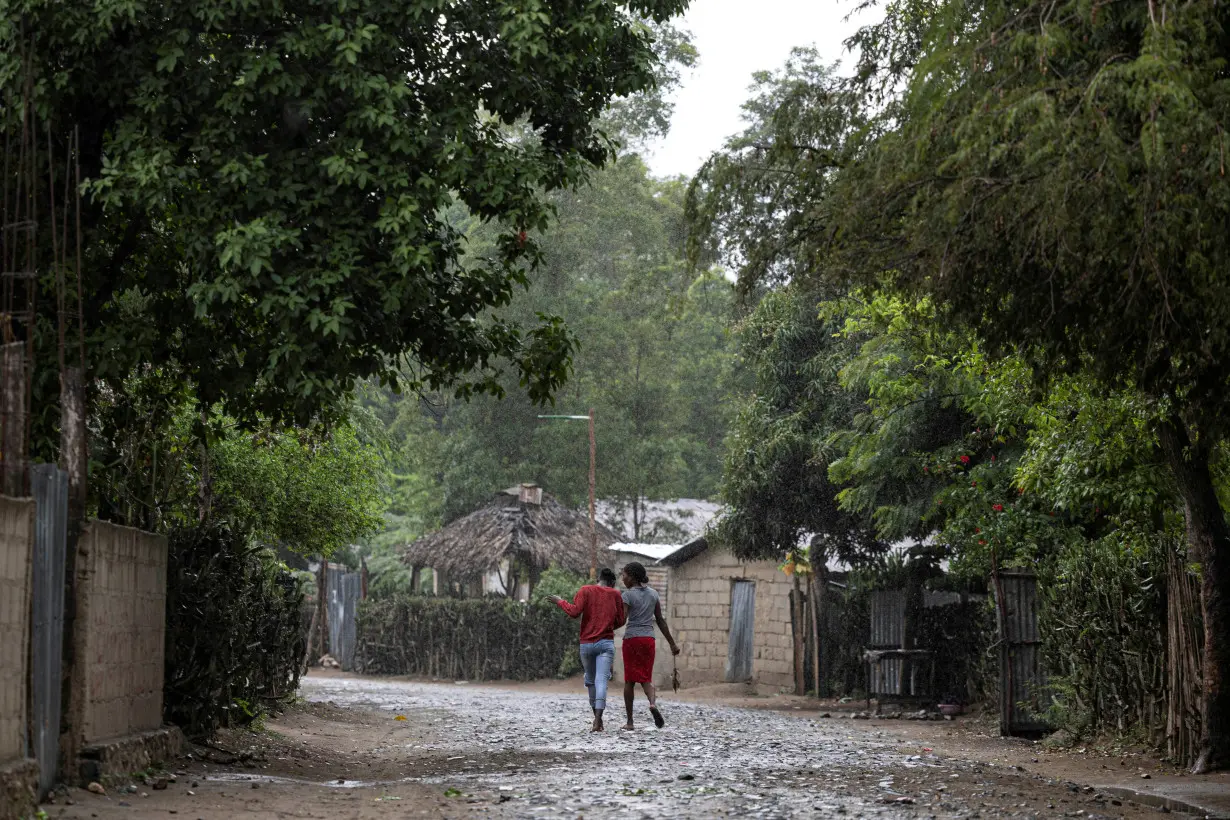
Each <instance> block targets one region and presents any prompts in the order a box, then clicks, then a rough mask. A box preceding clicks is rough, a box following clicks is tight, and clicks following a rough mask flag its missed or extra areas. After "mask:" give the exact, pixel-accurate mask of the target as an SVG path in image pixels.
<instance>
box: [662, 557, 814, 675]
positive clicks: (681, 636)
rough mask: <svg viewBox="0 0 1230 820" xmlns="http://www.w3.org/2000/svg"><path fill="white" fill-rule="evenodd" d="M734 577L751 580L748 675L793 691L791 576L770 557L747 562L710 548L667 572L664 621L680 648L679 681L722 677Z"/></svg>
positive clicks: (724, 672) (735, 578)
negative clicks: (667, 612) (751, 641)
mask: <svg viewBox="0 0 1230 820" xmlns="http://www.w3.org/2000/svg"><path fill="white" fill-rule="evenodd" d="M736 580H748V581H754V582H755V583H756V613H755V627H754V633H753V636H754V645H755V652H754V659H753V662H752V676H753V680H754V681H755V682H756V683H758V684H761V685H765V686H770V687H775V688H779V689H785V690H793V688H794V643H793V638H792V634H791V624H790V590H791V589H792V584H791V580H790V578H788V577H787V576H786V575H785V573H783V572H782V571H781V570H779V569H778V568H777V564H776V563H774V562H772V561H755V562H751V563H746V562H742V561H739V560H738V559H737V558H735V557H734V556H733V555H731V554H729V553H726V552H719V551H717V550H713V549H710V550H706V551H705V552H703V553H701V554H700V555H698V556H696V557H695V558H693V559H692V560H691V561H688V562H687V563H685V564H683V565H681V566H679V567H676V568H675V569H673V570H672V571H671V598H670V616H669V620H668V623H669V624H670V626H671V629H672V630H674V632H675V635H676V637H677V639H678V640H679V642H680V645H681V647H682V649H683V652H682V653H681V654H680V655H679V661H678V662H679V674H680V676H681V677H682V678H683V685H684V686H696V685H698V684H708V683H721V682H723V681H725V679H726V655H727V649H728V647H729V641H730V593H731V587H732V585H733V584H734V582H735V581H736ZM667 674H668V675H669V671H668V673H667Z"/></svg>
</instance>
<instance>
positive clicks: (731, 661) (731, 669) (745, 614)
mask: <svg viewBox="0 0 1230 820" xmlns="http://www.w3.org/2000/svg"><path fill="white" fill-rule="evenodd" d="M755 624H756V582H755V581H735V582H734V584H733V585H731V588H730V645H729V647H728V648H727V651H726V680H728V681H731V682H735V683H737V682H740V681H745V680H751V678H752V646H753V640H752V638H753V631H754V629H755Z"/></svg>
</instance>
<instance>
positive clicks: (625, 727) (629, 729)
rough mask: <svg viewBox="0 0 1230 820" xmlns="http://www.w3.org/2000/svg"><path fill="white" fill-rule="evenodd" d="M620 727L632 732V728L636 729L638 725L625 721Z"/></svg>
mask: <svg viewBox="0 0 1230 820" xmlns="http://www.w3.org/2000/svg"><path fill="white" fill-rule="evenodd" d="M619 728H620V729H623V730H624V731H625V732H631V731H632V730H634V729H635V728H636V727H635V726H633V725H632V724H631V723H625V724H624V725H623V726H620V727H619Z"/></svg>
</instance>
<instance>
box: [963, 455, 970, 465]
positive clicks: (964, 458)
mask: <svg viewBox="0 0 1230 820" xmlns="http://www.w3.org/2000/svg"><path fill="white" fill-rule="evenodd" d="M961 463H962V464H969V456H961Z"/></svg>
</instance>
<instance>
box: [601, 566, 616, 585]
mask: <svg viewBox="0 0 1230 820" xmlns="http://www.w3.org/2000/svg"><path fill="white" fill-rule="evenodd" d="M598 580H599V581H601V582H602V583H604V584H606V585H607V586H609V587H613V586H615V570H613V569H611V568H610V567H603V568H602V569H600V570H598Z"/></svg>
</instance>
